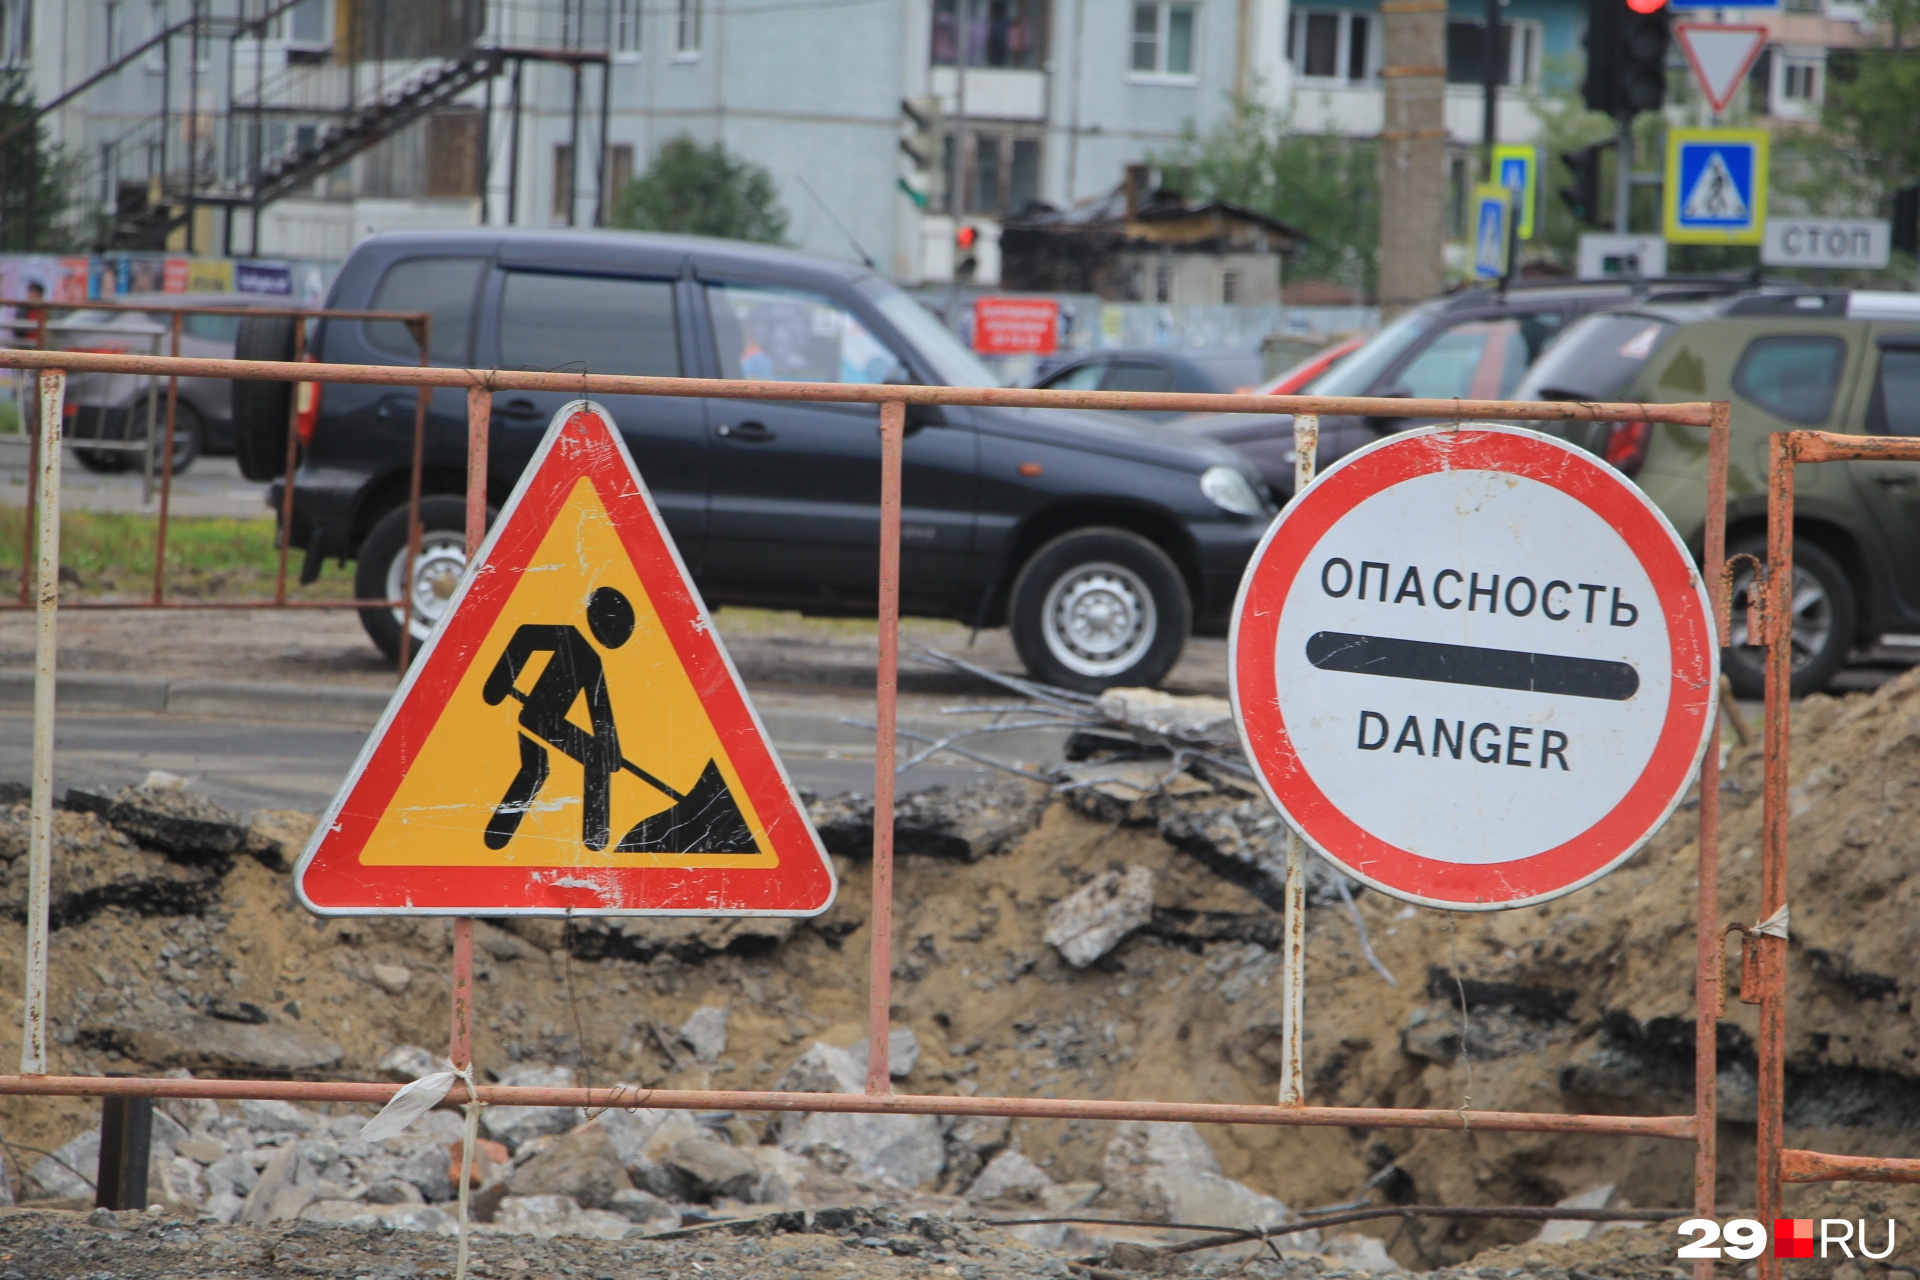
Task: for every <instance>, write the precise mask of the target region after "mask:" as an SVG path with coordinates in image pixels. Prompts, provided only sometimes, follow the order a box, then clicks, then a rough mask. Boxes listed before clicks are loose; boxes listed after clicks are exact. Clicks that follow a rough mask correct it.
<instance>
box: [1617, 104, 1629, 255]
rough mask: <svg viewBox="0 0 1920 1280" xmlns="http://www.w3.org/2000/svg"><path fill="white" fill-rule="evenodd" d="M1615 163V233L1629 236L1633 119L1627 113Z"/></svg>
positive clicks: (1621, 121)
mask: <svg viewBox="0 0 1920 1280" xmlns="http://www.w3.org/2000/svg"><path fill="white" fill-rule="evenodd" d="M1613 162H1614V170H1613V179H1614V181H1613V231H1614V234H1615V235H1622V236H1623V235H1625V234H1627V220H1628V217H1629V215H1630V213H1631V205H1630V203H1629V201H1630V197H1631V196H1632V195H1633V117H1632V116H1630V115H1628V114H1626V113H1625V112H1622V113H1621V115H1620V132H1619V145H1618V146H1616V147H1615V148H1614V150H1613Z"/></svg>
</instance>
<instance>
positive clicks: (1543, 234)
mask: <svg viewBox="0 0 1920 1280" xmlns="http://www.w3.org/2000/svg"><path fill="white" fill-rule="evenodd" d="M1565 61H1566V60H1564V59H1552V58H1550V59H1548V66H1547V71H1548V76H1547V79H1548V82H1549V83H1558V84H1562V85H1568V84H1569V83H1570V84H1571V86H1572V87H1565V88H1562V89H1561V90H1560V91H1559V92H1557V93H1552V94H1546V95H1542V97H1541V99H1540V103H1539V108H1538V109H1539V113H1540V126H1541V127H1540V137H1539V139H1538V140H1537V141H1536V142H1535V143H1534V145H1535V146H1536V147H1538V148H1539V152H1540V207H1539V208H1538V209H1537V210H1535V212H1534V227H1533V239H1532V240H1530V241H1528V242H1527V244H1526V246H1525V247H1524V248H1523V249H1522V250H1521V258H1522V261H1527V262H1535V261H1545V262H1551V263H1553V264H1554V265H1556V266H1561V267H1566V268H1568V269H1571V268H1572V267H1573V265H1574V263H1575V262H1576V261H1577V260H1578V258H1579V253H1580V235H1581V233H1582V232H1586V231H1595V230H1599V228H1597V227H1591V226H1587V225H1585V224H1583V223H1581V222H1580V221H1579V220H1577V219H1576V218H1575V217H1574V216H1573V210H1571V209H1569V208H1567V202H1566V201H1565V200H1562V199H1561V198H1560V191H1561V188H1563V187H1570V186H1572V185H1573V171H1572V170H1571V169H1569V168H1567V166H1566V165H1564V164H1562V163H1561V162H1560V157H1561V155H1562V154H1564V153H1565V152H1568V151H1578V150H1579V149H1580V148H1582V147H1586V146H1591V145H1592V144H1593V143H1596V142H1604V141H1606V140H1607V139H1608V138H1611V137H1612V136H1613V135H1614V132H1615V128H1614V123H1613V121H1612V120H1611V119H1609V118H1608V117H1606V116H1603V115H1601V114H1600V113H1599V112H1597V111H1589V110H1587V108H1586V104H1585V102H1583V101H1582V99H1581V97H1580V90H1579V88H1578V84H1579V76H1578V75H1577V74H1569V73H1568V72H1567V71H1566V70H1565V68H1564V67H1563V65H1562V64H1563V63H1565ZM1617 162H1618V155H1617V153H1616V152H1615V151H1613V150H1609V151H1606V152H1603V153H1602V158H1601V163H1600V207H1601V209H1602V210H1604V211H1608V212H1605V213H1603V215H1602V217H1601V219H1600V220H1601V221H1602V222H1603V223H1605V225H1606V229H1608V230H1611V229H1612V227H1613V218H1612V215H1611V212H1610V211H1611V210H1612V208H1613V183H1614V175H1615V166H1616V164H1617Z"/></svg>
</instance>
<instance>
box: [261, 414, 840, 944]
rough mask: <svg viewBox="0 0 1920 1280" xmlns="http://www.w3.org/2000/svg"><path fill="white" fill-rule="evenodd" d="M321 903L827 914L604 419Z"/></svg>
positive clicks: (419, 676) (467, 636) (552, 497)
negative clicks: (824, 912)
mask: <svg viewBox="0 0 1920 1280" xmlns="http://www.w3.org/2000/svg"><path fill="white" fill-rule="evenodd" d="M294 884H295V889H296V892H297V893H298V894H299V896H300V899H301V901H302V902H303V903H305V905H306V906H307V907H309V908H310V909H311V910H313V911H316V912H319V913H321V914H324V915H387V914H398V915H496V914H553V915H561V914H567V913H572V914H577V915H578V914H586V915H593V914H633V915H814V914H817V913H819V912H821V911H824V910H826V908H827V907H828V906H829V905H830V904H831V903H832V901H833V894H834V887H835V886H834V878H833V870H832V866H831V864H830V863H829V862H828V861H827V858H826V853H825V850H824V849H822V848H821V845H820V840H819V837H818V835H817V834H815V832H814V830H813V827H812V824H811V823H809V822H808V820H807V816H806V810H805V808H804V807H803V806H802V805H801V804H800V802H799V799H798V797H797V796H796V795H795V794H794V790H793V785H792V783H791V782H790V781H789V780H788V778H787V776H786V772H785V770H784V769H782V768H781V766H780V762H779V760H778V758H777V757H776V756H775V755H774V753H773V750H772V747H771V745H770V744H769V742H768V741H767V736H766V731H765V729H764V728H763V727H762V726H761V724H760V721H759V717H758V716H756V715H755V714H754V711H753V706H752V704H751V703H750V702H749V701H748V700H747V696H746V691H745V689H744V688H743V687H742V686H741V683H740V678H739V675H738V673H736V672H735V671H734V669H733V664H732V663H731V662H729V661H728V659H727V656H726V652H725V650H724V649H722V647H721V645H720V640H719V637H718V636H717V635H716V634H715V632H714V630H713V624H712V621H711V619H709V618H708V616H707V612H706V607H705V606H704V605H703V604H702V603H701V601H700V597H699V595H698V593H696V592H695V590H694V587H693V582H692V580H691V579H690V578H689V577H688V575H687V571H686V566H685V565H684V564H682V563H681V561H680V556H679V553H678V551H676V550H675V548H674V545H673V542H672V539H671V538H669V537H668V535H667V533H666V530H665V527H664V526H663V524H662V523H661V520H660V513H659V511H658V510H657V509H656V508H655V507H654V505H653V499H652V498H651V496H650V495H649V494H648V493H647V489H646V485H645V484H644V483H643V482H642V481H641V479H640V473H639V471H638V469H637V468H635V466H634V464H633V458H632V456H631V455H630V454H629V453H628V452H627V448H626V444H625V442H624V441H622V440H621V438H620V433H619V431H618V430H617V429H616V428H615V427H614V425H613V422H612V420H611V419H610V418H609V417H608V416H607V414H606V411H605V410H603V409H601V408H600V407H599V406H598V405H595V404H593V403H592V402H590V401H584V400H583V401H576V402H575V403H573V404H570V405H568V406H566V407H565V408H563V409H561V410H560V412H559V413H558V414H556V415H555V417H554V420H553V423H552V425H551V426H549V427H548V429H547V434H546V437H545V439H544V440H543V441H542V442H541V445H540V448H539V450H538V451H537V452H536V453H535V455H534V458H533V461H532V462H531V463H530V464H529V465H528V467H527V471H526V473H525V474H524V475H523V476H522V477H521V480H520V484H519V485H518V487H517V488H516V489H515V490H514V493H513V496H512V497H511V498H510V499H509V500H508V502H507V505H506V507H505V508H504V509H503V510H502V511H501V513H500V516H499V518H498V519H497V520H496V521H495V523H494V527H493V530H492V532H491V533H490V534H489V535H488V537H487V541H486V544H485V545H484V546H483V547H482V548H481V551H480V556H479V559H478V562H477V564H476V566H475V568H474V569H473V571H472V572H470V573H469V574H468V575H467V577H466V579H465V581H464V582H463V584H462V586H461V588H460V591H459V593H458V594H457V595H456V596H455V598H454V601H453V604H452V607H451V608H450V609H449V610H448V611H447V615H446V617H445V618H443V619H442V620H441V623H440V625H439V626H438V627H437V628H436V629H435V631H434V633H433V635H432V636H431V637H430V638H429V639H428V641H427V643H426V646H425V647H424V648H423V649H422V650H421V653H420V656H419V658H418V659H417V660H416V661H415V662H414V664H413V667H412V669H411V670H410V671H409V672H408V673H407V678H406V680H405V681H404V682H403V683H402V684H401V686H400V689H399V691H398V692H397V693H396V694H395V695H394V698H393V701H392V702H391V703H390V704H389V706H388V708H387V713H386V715H385V717H384V718H383V719H382V720H381V722H380V725H379V727H378V728H377V729H376V730H375V731H374V733H373V734H372V735H371V736H370V737H369V738H368V740H367V744H366V746H365V748H363V749H362V751H361V754H360V758H359V760H358V761H357V762H356V763H355V765H354V768H353V771H352V773H351V774H350V775H349V776H348V778H347V780H346V782H345V783H344V784H343V785H342V786H341V789H340V793H339V795H338V796H337V797H336V798H335V800H334V802H333V806H332V808H331V809H329V810H328V813H327V816H326V820H325V821H324V822H323V823H322V824H321V826H320V828H319V829H318V831H317V832H316V834H315V836H314V839H313V841H312V843H311V844H310V845H309V846H308V848H307V850H306V852H305V854H304V855H303V856H302V857H301V860H300V864H299V867H298V868H297V869H296V871H295V873H294Z"/></svg>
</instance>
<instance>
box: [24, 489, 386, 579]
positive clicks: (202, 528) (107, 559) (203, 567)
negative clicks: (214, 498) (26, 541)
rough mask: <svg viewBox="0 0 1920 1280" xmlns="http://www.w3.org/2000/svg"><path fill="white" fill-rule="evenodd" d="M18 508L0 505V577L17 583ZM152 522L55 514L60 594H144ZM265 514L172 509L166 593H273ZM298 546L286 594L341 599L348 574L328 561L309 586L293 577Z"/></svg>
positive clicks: (155, 524) (274, 552) (274, 551)
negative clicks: (256, 517) (203, 513)
mask: <svg viewBox="0 0 1920 1280" xmlns="http://www.w3.org/2000/svg"><path fill="white" fill-rule="evenodd" d="M25 522H26V509H25V508H23V507H5V508H0V582H4V583H5V584H7V585H8V586H10V587H11V588H13V589H15V590H17V589H18V588H19V584H20V555H21V551H22V549H23V538H22V536H21V535H22V531H23V529H24V527H25ZM158 532H159V521H158V520H156V519H155V518H154V517H152V516H147V515H135V514H131V513H125V512H99V511H69V512H66V513H65V514H63V515H62V516H61V517H60V578H61V582H62V587H63V593H66V594H72V593H75V592H77V598H79V599H83V600H106V599H119V598H126V597H139V596H145V595H146V594H148V593H149V592H150V591H151V590H152V589H153V551H154V540H155V538H156V537H157V536H158ZM279 554H280V553H279V549H278V547H277V546H276V545H275V528H274V522H273V521H271V520H240V519H234V518H231V517H207V516H184V517H183V516H175V517H174V518H173V519H171V520H169V521H168V522H167V566H166V587H167V594H168V595H170V596H179V597H181V598H184V599H236V600H237V599H252V598H258V597H262V596H269V597H270V596H271V595H272V594H273V584H274V578H275V575H276V573H277V567H278V564H279ZM304 557H305V553H304V552H301V551H298V550H296V551H294V553H293V554H292V556H291V557H290V558H289V559H288V563H287V579H288V581H287V587H288V590H287V594H288V597H289V598H299V599H306V600H342V599H349V598H351V597H352V595H353V575H352V574H351V572H346V571H342V570H340V569H338V568H336V567H334V566H333V565H332V564H331V563H329V565H328V567H327V568H326V569H323V570H322V572H321V575H320V578H319V580H318V581H317V582H315V583H314V584H313V585H312V586H308V587H301V586H300V585H299V582H298V579H299V574H300V565H301V562H302V560H303V559H304Z"/></svg>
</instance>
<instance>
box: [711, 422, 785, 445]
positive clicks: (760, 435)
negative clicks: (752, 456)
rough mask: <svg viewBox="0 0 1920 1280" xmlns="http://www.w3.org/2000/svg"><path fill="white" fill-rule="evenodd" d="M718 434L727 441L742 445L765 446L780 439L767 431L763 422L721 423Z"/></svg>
mask: <svg viewBox="0 0 1920 1280" xmlns="http://www.w3.org/2000/svg"><path fill="white" fill-rule="evenodd" d="M720 434H721V435H723V436H725V437H726V438H727V439H729V440H738V441H739V442H740V443H742V444H765V443H767V441H769V440H778V439H779V438H780V437H779V436H778V435H776V434H775V433H774V432H772V431H769V430H768V429H767V424H766V423H764V422H739V423H732V424H729V423H725V422H723V423H721V424H720Z"/></svg>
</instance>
